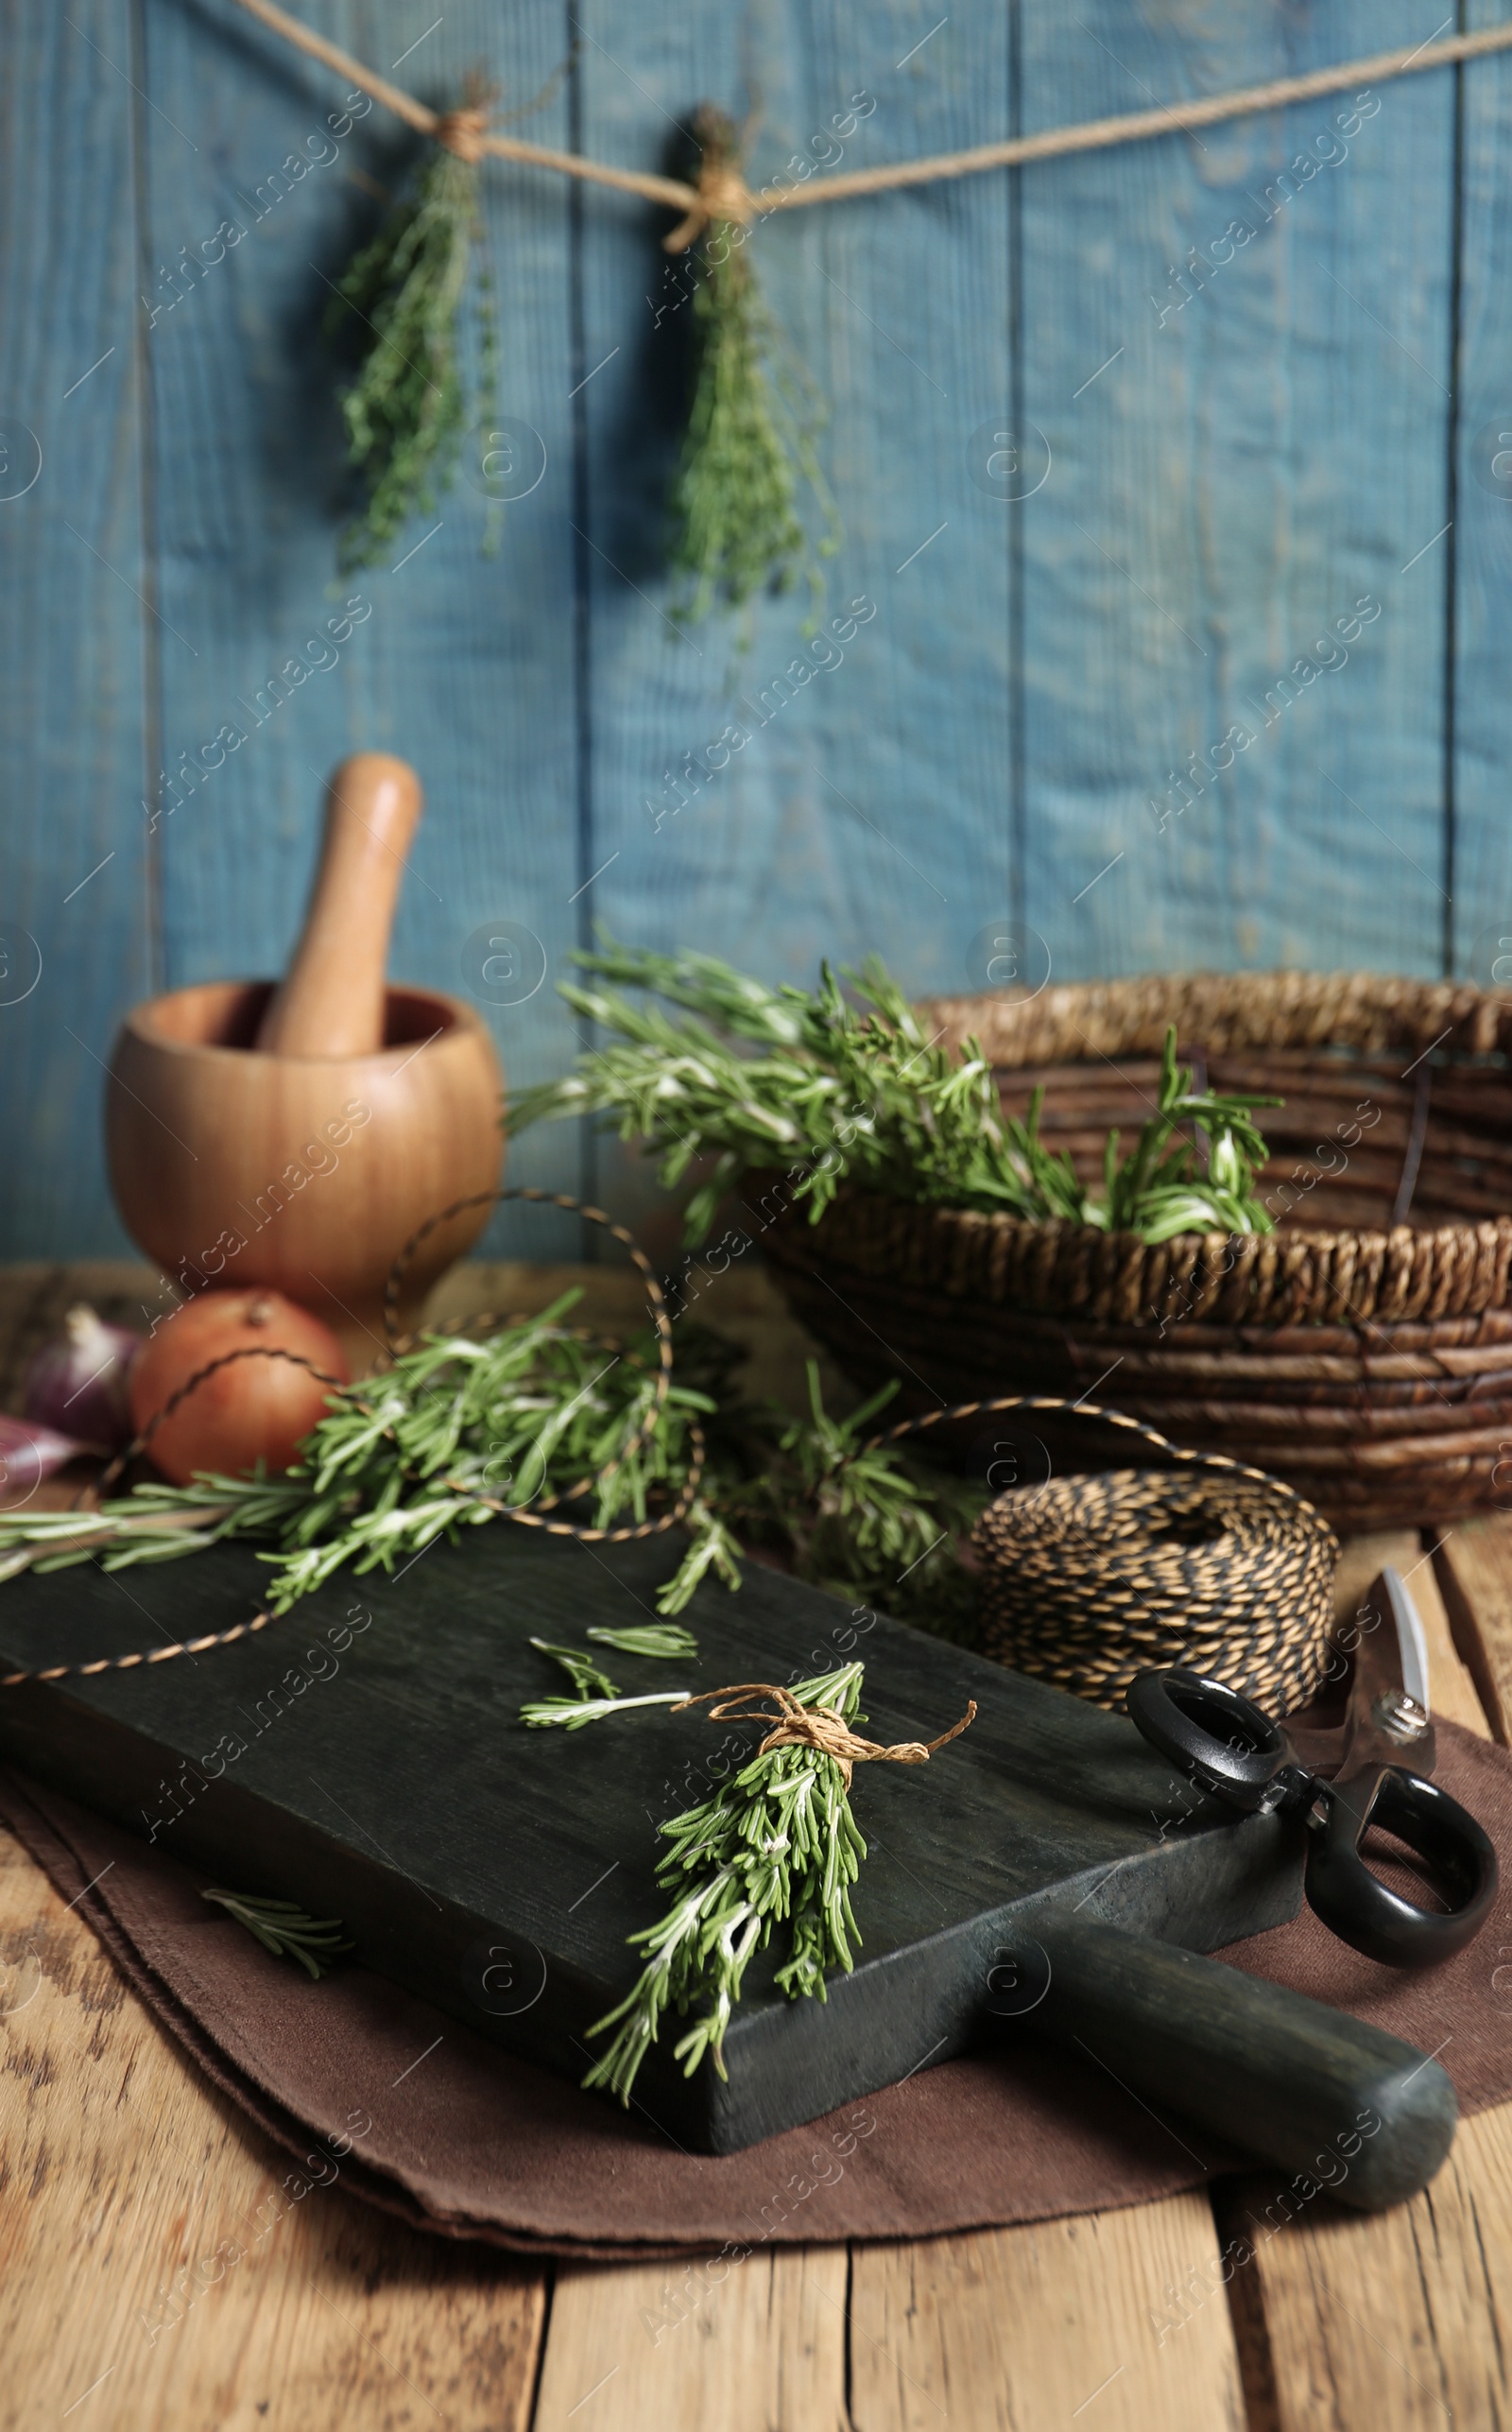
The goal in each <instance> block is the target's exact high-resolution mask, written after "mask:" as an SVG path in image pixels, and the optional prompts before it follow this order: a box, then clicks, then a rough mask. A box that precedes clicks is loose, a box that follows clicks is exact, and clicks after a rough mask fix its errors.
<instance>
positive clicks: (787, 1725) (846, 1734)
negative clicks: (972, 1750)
mask: <svg viewBox="0 0 1512 2432" xmlns="http://www.w3.org/2000/svg"><path fill="white" fill-rule="evenodd" d="M752 1698H758V1699H759V1698H769V1699H771V1701H772V1703H773V1705H775V1706H776V1708H777V1713H776V1715H775V1716H767V1715H765V1714H763V1712H762V1711H761V1708H760V1707H759V1706H754V1707H753V1706H752V1705H750V1704H749V1702H748V1700H749V1699H752ZM694 1706H707V1707H708V1709H709V1719H710V1721H711V1722H712V1723H724V1722H767V1721H770V1723H771V1726H772V1728H771V1730H770V1731H769V1732H768V1733H767V1734H766V1737H765V1739H764V1740H763V1742H762V1744H761V1746H760V1748H759V1749H758V1750H757V1751H756V1753H757V1755H758V1756H770V1755H771V1753H772V1752H773V1751H774V1750H776V1749H779V1748H812V1749H814V1750H815V1751H816V1752H817V1753H818V1754H819V1755H820V1756H829V1757H833V1760H834V1762H835V1764H836V1765H837V1766H838V1767H839V1768H840V1776H841V1779H842V1781H843V1782H844V1784H845V1786H846V1788H847V1789H848V1790H849V1789H850V1787H851V1775H852V1772H853V1770H854V1768H855V1767H856V1766H858V1765H927V1764H928V1763H929V1760H930V1758H931V1757H932V1756H934V1755H935V1754H936V1751H938V1750H939V1749H942V1748H948V1747H949V1746H950V1743H951V1741H952V1740H953V1739H959V1738H960V1735H961V1733H962V1732H963V1731H967V1730H969V1729H970V1727H971V1724H972V1723H973V1722H975V1720H976V1699H974V1698H968V1699H967V1701H966V1712H965V1714H964V1715H963V1716H961V1719H960V1721H959V1722H958V1723H952V1725H951V1727H950V1730H949V1731H942V1732H941V1733H940V1734H939V1737H938V1738H937V1739H931V1740H922V1739H900V1740H894V1742H893V1743H892V1746H891V1747H890V1748H887V1747H884V1745H883V1743H882V1742H881V1741H880V1740H875V1739H863V1738H862V1737H861V1736H860V1734H859V1733H856V1732H853V1731H852V1730H851V1725H850V1724H849V1722H847V1720H846V1718H845V1716H844V1715H843V1714H841V1713H840V1711H839V1710H838V1708H837V1707H834V1706H806V1705H803V1704H802V1703H801V1702H800V1701H799V1699H797V1698H795V1697H794V1695H793V1693H792V1691H791V1689H784V1688H783V1687H782V1685H781V1683H780V1682H776V1681H749V1682H746V1684H745V1685H744V1686H743V1687H741V1688H734V1689H706V1690H705V1691H704V1692H703V1694H702V1696H701V1697H696V1698H684V1699H683V1700H682V1703H681V1704H680V1705H678V1706H674V1707H673V1709H672V1711H673V1713H674V1714H675V1715H685V1714H687V1713H688V1712H689V1711H690V1709H691V1708H692V1707H694Z"/></svg>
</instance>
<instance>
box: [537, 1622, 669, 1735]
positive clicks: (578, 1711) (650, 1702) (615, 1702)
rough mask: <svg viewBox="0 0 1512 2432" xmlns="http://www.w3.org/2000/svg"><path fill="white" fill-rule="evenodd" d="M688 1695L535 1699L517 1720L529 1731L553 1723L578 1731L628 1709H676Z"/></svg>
mask: <svg viewBox="0 0 1512 2432" xmlns="http://www.w3.org/2000/svg"><path fill="white" fill-rule="evenodd" d="M538 1643H539V1642H538ZM688 1695H689V1692H688V1691H687V1690H686V1689H659V1690H658V1691H657V1693H656V1695H655V1696H654V1697H650V1698H591V1699H585V1698H538V1699H536V1700H535V1701H534V1703H532V1704H530V1705H528V1706H522V1707H521V1709H520V1719H521V1721H522V1722H523V1723H524V1725H525V1727H526V1728H527V1730H530V1731H548V1730H550V1729H551V1727H552V1726H553V1725H554V1724H560V1726H561V1727H562V1729H563V1730H564V1731H581V1729H582V1727H583V1725H584V1723H596V1722H602V1720H603V1718H604V1716H606V1715H624V1714H628V1713H629V1711H630V1708H631V1707H632V1706H679V1705H680V1704H681V1703H682V1700H683V1699H684V1698H686V1697H687V1696H688Z"/></svg>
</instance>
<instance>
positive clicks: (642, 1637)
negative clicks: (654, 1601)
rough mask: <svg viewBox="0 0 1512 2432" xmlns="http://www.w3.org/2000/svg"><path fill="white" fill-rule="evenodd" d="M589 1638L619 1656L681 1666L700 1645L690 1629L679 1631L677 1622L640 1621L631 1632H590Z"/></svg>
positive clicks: (694, 1653) (695, 1652)
mask: <svg viewBox="0 0 1512 2432" xmlns="http://www.w3.org/2000/svg"><path fill="white" fill-rule="evenodd" d="M588 1636H589V1637H590V1638H592V1639H593V1641H594V1642H595V1643H596V1644H597V1645H598V1646H600V1647H613V1649H614V1651H615V1653H616V1654H617V1655H649V1656H651V1657H653V1658H654V1659H655V1660H656V1662H658V1663H662V1664H681V1663H685V1662H686V1661H687V1658H688V1657H689V1656H690V1655H696V1654H697V1652H698V1642H697V1640H696V1638H695V1636H694V1634H693V1632H692V1630H679V1628H678V1625H677V1623H676V1622H670V1621H668V1622H660V1621H645V1622H637V1623H635V1624H634V1625H633V1626H632V1627H631V1628H630V1629H628V1630H590V1631H589V1632H588Z"/></svg>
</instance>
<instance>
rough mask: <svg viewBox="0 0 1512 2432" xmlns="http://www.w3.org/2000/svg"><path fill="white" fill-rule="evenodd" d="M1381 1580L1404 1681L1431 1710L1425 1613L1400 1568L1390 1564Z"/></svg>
mask: <svg viewBox="0 0 1512 2432" xmlns="http://www.w3.org/2000/svg"><path fill="white" fill-rule="evenodd" d="M1381 1583H1382V1586H1383V1588H1384V1589H1385V1592H1386V1606H1387V1610H1388V1612H1389V1613H1390V1615H1391V1619H1392V1622H1393V1624H1394V1626H1395V1628H1396V1632H1397V1656H1398V1661H1399V1663H1400V1668H1401V1685H1402V1687H1403V1689H1404V1690H1405V1691H1406V1693H1407V1695H1408V1697H1409V1698H1412V1699H1416V1701H1417V1704H1418V1705H1419V1706H1421V1708H1422V1710H1423V1712H1424V1714H1427V1713H1428V1711H1429V1705H1428V1640H1427V1637H1426V1635H1425V1634H1424V1630H1423V1625H1422V1616H1421V1614H1420V1613H1418V1611H1417V1606H1416V1605H1415V1604H1414V1602H1413V1600H1412V1595H1411V1593H1410V1592H1409V1590H1408V1586H1407V1582H1406V1580H1405V1579H1404V1578H1402V1576H1401V1574H1400V1571H1394V1570H1392V1569H1391V1567H1390V1565H1389V1564H1388V1565H1387V1567H1386V1568H1385V1570H1383V1572H1382V1574H1381Z"/></svg>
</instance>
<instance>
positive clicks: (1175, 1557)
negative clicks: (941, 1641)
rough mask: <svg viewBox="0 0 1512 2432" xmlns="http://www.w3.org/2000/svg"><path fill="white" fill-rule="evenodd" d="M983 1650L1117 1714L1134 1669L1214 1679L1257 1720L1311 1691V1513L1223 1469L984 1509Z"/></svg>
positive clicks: (1324, 1650)
mask: <svg viewBox="0 0 1512 2432" xmlns="http://www.w3.org/2000/svg"><path fill="white" fill-rule="evenodd" d="M971 1542H972V1544H973V1547H974V1549H975V1552H976V1554H977V1557H978V1559H979V1561H980V1563H981V1587H980V1616H981V1643H982V1650H983V1652H984V1653H985V1654H988V1655H992V1656H995V1657H996V1659H997V1661H998V1662H999V1663H1000V1664H1011V1665H1012V1666H1013V1668H1014V1670H1015V1671H1017V1672H1027V1673H1030V1674H1032V1675H1033V1677H1034V1678H1035V1679H1036V1680H1040V1681H1046V1682H1051V1683H1052V1684H1053V1686H1055V1687H1056V1688H1057V1689H1069V1690H1070V1691H1071V1692H1072V1694H1073V1695H1074V1696H1075V1697H1078V1698H1085V1699H1088V1700H1089V1701H1090V1702H1091V1704H1092V1705H1097V1706H1106V1707H1108V1708H1112V1709H1116V1710H1122V1708H1123V1704H1124V1700H1125V1697H1126V1695H1127V1693H1128V1689H1129V1686H1130V1683H1131V1682H1133V1681H1134V1679H1135V1678H1136V1676H1137V1675H1138V1674H1139V1673H1141V1672H1146V1671H1150V1670H1152V1669H1155V1668H1158V1667H1160V1666H1163V1665H1166V1664H1187V1665H1189V1666H1190V1667H1191V1668H1192V1669H1193V1670H1194V1671H1198V1672H1211V1673H1215V1674H1216V1675H1217V1677H1218V1678H1219V1679H1220V1680H1221V1681H1224V1682H1227V1683H1228V1685H1229V1687H1230V1688H1233V1689H1237V1690H1239V1691H1240V1692H1241V1694H1242V1695H1243V1696H1245V1697H1246V1698H1253V1699H1255V1701H1256V1703H1257V1704H1258V1705H1261V1706H1263V1707H1264V1708H1265V1709H1266V1711H1267V1712H1268V1713H1271V1714H1279V1715H1285V1714H1292V1713H1295V1712H1296V1710H1297V1708H1298V1707H1299V1706H1304V1705H1306V1704H1307V1703H1308V1702H1309V1700H1310V1699H1312V1698H1314V1697H1315V1696H1316V1694H1317V1692H1318V1690H1319V1689H1320V1688H1321V1686H1322V1683H1323V1678H1324V1672H1325V1668H1326V1665H1327V1661H1328V1639H1329V1633H1330V1631H1331V1630H1332V1626H1333V1571H1334V1565H1335V1563H1336V1561H1337V1560H1338V1551H1339V1548H1338V1541H1337V1539H1336V1538H1335V1536H1334V1534H1333V1531H1332V1528H1331V1527H1330V1526H1329V1525H1328V1522H1327V1521H1326V1520H1325V1519H1324V1518H1323V1515H1322V1513H1321V1512H1319V1511H1316V1510H1314V1507H1313V1506H1312V1505H1311V1504H1309V1503H1304V1502H1303V1501H1302V1499H1301V1497H1300V1496H1299V1495H1296V1494H1292V1493H1290V1492H1288V1491H1287V1490H1286V1489H1284V1488H1283V1487H1280V1486H1279V1485H1274V1484H1272V1483H1271V1482H1270V1481H1269V1480H1267V1479H1264V1478H1260V1477H1256V1476H1254V1475H1248V1476H1246V1475H1236V1474H1235V1473H1234V1472H1233V1471H1231V1470H1218V1471H1213V1472H1211V1473H1210V1472H1204V1471H1196V1472H1194V1473H1189V1474H1187V1475H1176V1476H1173V1475H1171V1474H1170V1473H1169V1472H1167V1471H1159V1470H1108V1471H1104V1472H1103V1473H1101V1474H1100V1475H1096V1476H1091V1477H1057V1478H1053V1479H1052V1480H1051V1481H1050V1482H1049V1484H1048V1485H1045V1486H1041V1487H1019V1488H1015V1489H1014V1490H1012V1491H1011V1492H1008V1493H1006V1494H1003V1495H1000V1496H999V1497H998V1499H997V1501H996V1502H995V1503H992V1504H989V1505H988V1509H987V1510H986V1511H984V1513H983V1514H982V1517H981V1519H980V1520H979V1521H978V1522H977V1525H976V1528H975V1530H974V1532H973V1535H972V1541H971Z"/></svg>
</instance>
